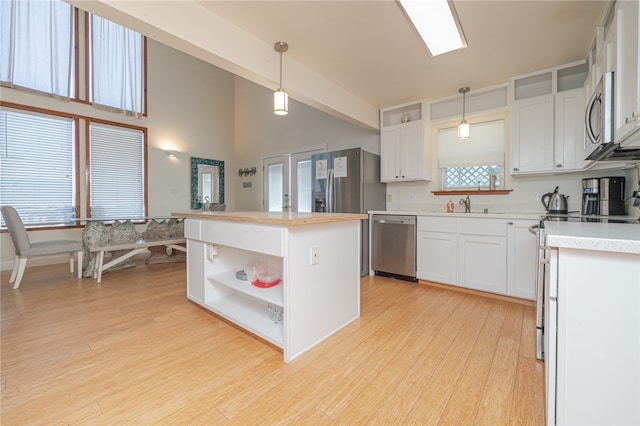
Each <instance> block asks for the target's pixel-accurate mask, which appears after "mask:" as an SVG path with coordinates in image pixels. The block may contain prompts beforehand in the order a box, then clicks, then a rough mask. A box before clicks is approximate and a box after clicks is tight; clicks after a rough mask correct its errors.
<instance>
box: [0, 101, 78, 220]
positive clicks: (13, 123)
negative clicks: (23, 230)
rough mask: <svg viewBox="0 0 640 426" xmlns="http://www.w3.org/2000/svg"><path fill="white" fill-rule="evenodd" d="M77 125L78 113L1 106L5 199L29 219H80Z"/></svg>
mask: <svg viewBox="0 0 640 426" xmlns="http://www.w3.org/2000/svg"><path fill="white" fill-rule="evenodd" d="M74 129H75V120H74V119H73V118H67V117H61V116H56V115H51V114H42V113H35V112H30V111H22V110H15V109H11V108H5V107H2V108H0V204H2V205H11V206H13V207H15V209H16V210H17V211H18V213H19V214H20V217H21V218H22V221H23V222H24V223H25V224H27V225H30V224H33V225H44V224H47V223H49V224H51V223H57V224H60V223H65V222H66V223H69V224H71V225H74V224H75V222H73V221H72V220H73V219H74V218H75V216H76V193H75V188H76V175H77V171H76V169H77V166H76V153H75V131H74ZM70 221H71V222H70ZM2 227H5V224H4V220H3V221H2Z"/></svg>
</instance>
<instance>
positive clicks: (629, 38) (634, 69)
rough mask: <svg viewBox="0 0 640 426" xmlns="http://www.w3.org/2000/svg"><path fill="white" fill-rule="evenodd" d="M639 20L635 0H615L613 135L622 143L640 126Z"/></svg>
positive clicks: (638, 11)
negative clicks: (615, 46)
mask: <svg viewBox="0 0 640 426" xmlns="http://www.w3.org/2000/svg"><path fill="white" fill-rule="evenodd" d="M639 21H640V5H639V2H638V1H637V0H634V1H619V2H616V24H617V28H616V32H617V35H618V37H617V42H618V43H617V55H616V59H617V63H618V68H617V70H616V76H615V78H616V82H615V86H616V89H615V92H616V96H615V104H616V109H615V121H616V130H615V138H616V141H617V142H623V141H624V140H625V139H627V138H628V137H629V136H631V134H633V133H636V131H637V130H638V129H639V128H640V117H639V115H640V67H639V66H638V61H639V60H640V55H639V54H638V49H639V48H640V46H639V45H638V37H639V33H640V31H639V28H638V27H639ZM636 134H637V133H636Z"/></svg>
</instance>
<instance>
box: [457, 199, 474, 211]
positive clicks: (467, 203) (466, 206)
mask: <svg viewBox="0 0 640 426" xmlns="http://www.w3.org/2000/svg"><path fill="white" fill-rule="evenodd" d="M458 204H460V205H462V204H464V212H465V213H471V199H470V198H469V195H467V198H466V199H462V198H460V201H459V202H458Z"/></svg>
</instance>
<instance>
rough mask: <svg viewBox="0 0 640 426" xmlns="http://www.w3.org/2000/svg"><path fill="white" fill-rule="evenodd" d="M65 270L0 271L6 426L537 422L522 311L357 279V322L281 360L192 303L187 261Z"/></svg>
mask: <svg viewBox="0 0 640 426" xmlns="http://www.w3.org/2000/svg"><path fill="white" fill-rule="evenodd" d="M67 267H68V266H66V265H55V266H49V267H33V268H28V269H27V271H26V273H25V277H24V280H23V283H22V285H21V286H20V289H19V290H15V291H14V290H12V289H11V286H10V284H9V283H8V279H9V275H10V274H9V272H3V273H2V274H1V275H0V278H1V280H2V281H1V286H0V287H1V288H0V290H1V294H0V296H1V309H2V312H1V315H2V316H1V333H2V334H1V338H2V342H1V355H2V372H1V373H2V374H1V376H2V377H1V390H2V406H1V412H0V414H1V417H0V421H1V423H2V425H3V426H9V425H38V424H43V425H52V424H98V425H115V424H127V425H129V424H167V425H187V424H188V425H192V424H203V425H205V424H206V425H217V424H223V425H224V424H274V423H278V424H297V425H299V424H451V425H465V424H477V425H503V424H505V425H506V424H514V425H516V424H517V425H523V424H532V425H542V424H544V389H543V386H544V365H543V364H542V363H540V362H538V361H536V359H535V347H534V345H535V339H534V328H535V327H534V322H535V312H534V308H533V307H531V306H523V305H519V304H514V303H509V302H505V301H500V300H493V299H490V298H487V297H482V296H478V295H473V294H465V293H460V292H456V291H452V290H449V289H443V288H438V287H432V286H428V285H415V284H408V283H404V282H401V281H395V280H391V279H387V278H379V277H375V278H374V277H365V278H363V279H362V282H361V289H362V290H361V296H362V303H361V318H360V319H359V320H357V321H356V322H354V323H352V324H351V325H349V326H347V327H346V328H344V329H343V330H341V331H340V332H338V333H337V334H335V335H334V336H332V337H330V338H329V339H327V340H326V341H324V342H323V343H321V344H320V345H319V346H317V347H315V348H313V349H312V350H310V351H309V352H307V353H305V354H304V355H302V356H301V357H299V358H297V359H295V360H294V361H293V362H291V363H290V364H285V363H284V362H283V361H282V353H281V352H279V351H278V350H276V349H274V348H273V347H271V346H268V345H267V344H265V343H264V342H262V341H259V340H257V339H256V338H254V337H252V336H250V335H248V334H246V333H244V332H242V331H240V330H238V329H236V328H234V327H232V326H230V325H229V324H227V323H225V322H223V321H221V320H220V319H218V318H217V317H215V316H214V315H212V314H210V313H209V312H207V311H205V310H203V309H201V308H199V307H197V306H196V305H194V304H193V303H191V302H189V301H188V300H187V299H186V296H185V287H186V286H185V265H184V264H173V265H171V264H169V265H152V266H144V265H139V266H138V267H137V268H135V269H130V270H126V271H120V272H115V273H110V274H106V275H105V276H104V277H103V282H102V285H97V284H96V283H95V281H94V280H92V279H87V278H85V279H76V278H73V277H72V276H71V275H69V274H68V269H66V268H67ZM326 313H327V315H331V306H327V307H326Z"/></svg>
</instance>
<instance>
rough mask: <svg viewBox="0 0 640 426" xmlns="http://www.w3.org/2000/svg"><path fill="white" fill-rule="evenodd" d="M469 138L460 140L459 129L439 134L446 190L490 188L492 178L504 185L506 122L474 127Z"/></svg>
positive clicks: (441, 130)
mask: <svg viewBox="0 0 640 426" xmlns="http://www.w3.org/2000/svg"><path fill="white" fill-rule="evenodd" d="M470 127H471V129H470V134H471V136H470V137H469V139H465V140H459V139H458V137H457V129H456V128H455V127H453V128H445V129H440V130H439V132H438V164H439V167H440V169H441V170H442V187H443V189H468V188H475V189H479V188H485V189H486V188H488V187H489V176H490V175H491V174H495V175H496V176H497V180H496V187H501V186H502V179H501V174H502V173H501V172H502V168H503V165H504V147H505V140H506V128H505V121H504V120H503V119H500V120H492V121H485V122H480V123H475V124H473V123H472V124H471V126H470Z"/></svg>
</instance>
